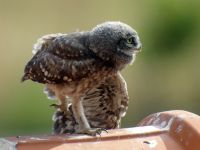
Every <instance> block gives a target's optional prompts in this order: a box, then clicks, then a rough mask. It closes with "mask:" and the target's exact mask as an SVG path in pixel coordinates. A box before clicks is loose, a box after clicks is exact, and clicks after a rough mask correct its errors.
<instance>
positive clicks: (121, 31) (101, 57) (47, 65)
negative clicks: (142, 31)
mask: <svg viewBox="0 0 200 150" xmlns="http://www.w3.org/2000/svg"><path fill="white" fill-rule="evenodd" d="M140 48H141V44H140V41H139V37H138V35H137V33H136V31H135V30H133V29H132V28H131V27H130V26H128V25H126V24H124V23H121V22H105V23H103V24H100V25H97V27H95V28H93V29H92V30H91V31H87V32H75V33H71V34H60V33H59V34H51V35H46V36H44V37H42V38H40V39H39V40H38V42H37V43H36V44H35V46H34V50H33V53H34V56H33V58H32V59H31V60H30V61H29V62H28V63H27V65H26V67H25V71H24V76H23V77H22V81H24V80H28V79H31V80H32V81H35V82H39V83H43V84H45V85H46V86H47V88H48V89H49V90H51V91H53V92H54V93H55V95H56V98H57V99H58V100H59V101H60V105H59V106H58V107H59V108H60V109H61V110H62V111H63V112H64V113H65V115H67V113H69V111H68V107H67V106H68V101H67V99H66V96H68V97H71V98H72V110H73V115H74V117H75V120H76V122H77V123H78V125H79V126H78V127H79V128H78V129H77V130H76V132H77V133H84V134H89V135H96V133H99V132H101V129H93V128H91V127H90V125H89V123H88V121H87V118H86V116H85V113H84V108H83V105H82V100H83V97H84V96H85V95H86V93H87V92H88V91H90V90H91V89H93V88H96V87H98V86H99V85H100V84H102V83H103V82H105V80H106V79H108V78H111V77H113V76H115V75H117V74H118V72H119V71H120V70H122V69H123V68H124V67H125V66H126V65H127V64H130V63H131V62H133V61H134V58H135V56H136V53H137V52H138V51H139V49H140Z"/></svg>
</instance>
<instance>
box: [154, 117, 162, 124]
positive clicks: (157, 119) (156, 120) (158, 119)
mask: <svg viewBox="0 0 200 150" xmlns="http://www.w3.org/2000/svg"><path fill="white" fill-rule="evenodd" d="M160 121H161V120H160V118H159V117H158V118H156V119H155V120H154V121H153V125H159V124H160Z"/></svg>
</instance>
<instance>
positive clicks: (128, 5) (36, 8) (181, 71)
mask: <svg viewBox="0 0 200 150" xmlns="http://www.w3.org/2000/svg"><path fill="white" fill-rule="evenodd" d="M199 6H200V1H197V0H190V1H189V0H188V1H182V0H176V1H174V0H162V1H160V0H153V1H148V0H146V1H145V0H141V1H136V0H124V1H120V0H110V1H106V0H102V1H89V0H77V1H72V0H71V1H66V0H60V1H49V0H43V1H37V0H36V1H26V0H19V1H11V0H0V35H1V36H0V51H1V55H0V68H1V74H0V78H1V80H0V95H1V99H0V102H1V105H0V136H9V135H18V134H19V135H26V134H42V133H50V132H51V125H52V121H51V117H52V114H53V112H54V109H53V108H50V107H49V105H50V104H52V103H53V102H52V101H49V100H47V98H46V96H45V95H44V94H43V92H42V89H43V86H42V85H40V84H36V83H33V82H31V81H28V82H25V83H23V84H21V83H20V78H21V76H22V73H23V69H24V66H25V64H26V62H27V61H28V60H29V59H30V57H31V56H32V54H31V49H32V45H33V44H34V43H35V42H36V40H37V38H39V37H40V36H42V35H44V34H49V33H57V32H73V31H77V30H89V29H91V28H92V27H93V26H95V25H96V24H99V23H101V22H104V21H108V20H120V21H123V22H125V23H127V24H129V25H131V26H132V27H134V28H135V29H136V30H137V31H138V33H139V35H140V37H141V41H142V44H143V50H142V52H141V53H140V54H139V55H138V57H137V59H136V61H135V63H134V64H133V65H132V66H129V67H127V68H126V69H125V70H124V71H123V75H124V77H125V79H126V80H127V83H128V90H129V95H130V102H129V104H130V105H129V109H128V112H127V115H126V117H125V118H124V119H123V122H122V126H123V127H129V126H135V125H136V124H137V123H138V122H139V121H140V120H141V119H142V118H144V117H145V116H147V115H148V114H151V113H154V112H158V111H165V110H172V109H182V110H188V111H191V112H194V113H196V114H200V92H199V90H200V80H199V77H200V69H199V66H200V51H199V47H200V43H199V41H200V10H199Z"/></svg>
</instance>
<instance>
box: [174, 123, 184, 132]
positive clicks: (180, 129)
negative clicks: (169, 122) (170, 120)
mask: <svg viewBox="0 0 200 150" xmlns="http://www.w3.org/2000/svg"><path fill="white" fill-rule="evenodd" d="M182 130H183V125H182V124H180V125H178V127H177V128H176V133H180V132H181V131H182Z"/></svg>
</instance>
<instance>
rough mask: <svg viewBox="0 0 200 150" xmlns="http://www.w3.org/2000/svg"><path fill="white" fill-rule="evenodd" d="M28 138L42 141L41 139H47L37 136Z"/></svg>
mask: <svg viewBox="0 0 200 150" xmlns="http://www.w3.org/2000/svg"><path fill="white" fill-rule="evenodd" d="M30 140H37V141H42V140H47V139H41V138H38V137H30Z"/></svg>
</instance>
